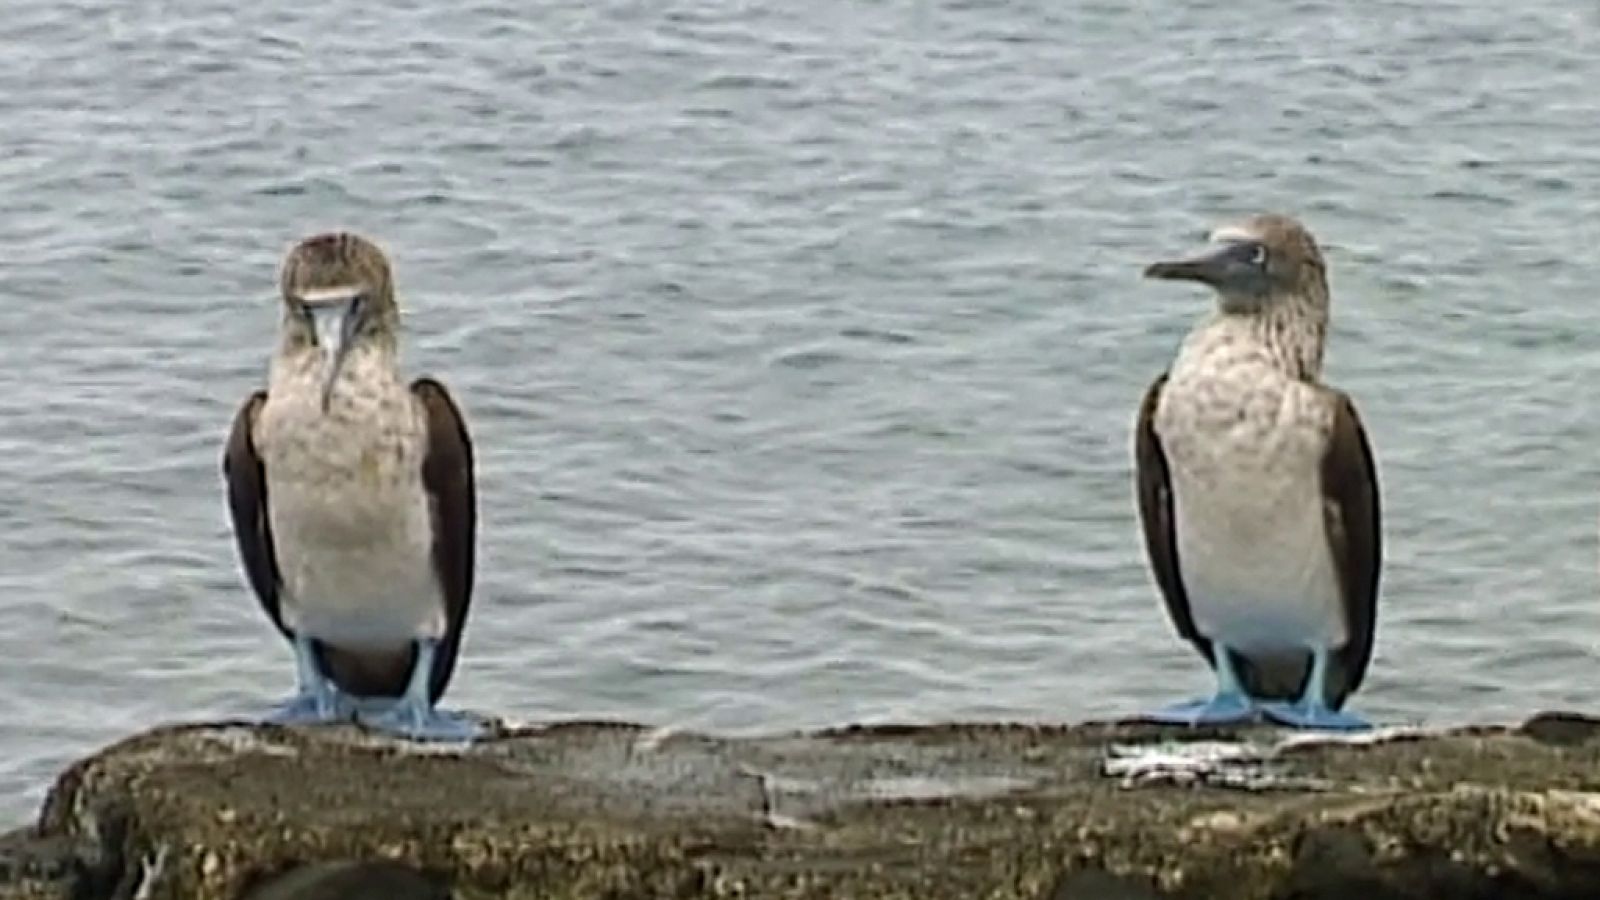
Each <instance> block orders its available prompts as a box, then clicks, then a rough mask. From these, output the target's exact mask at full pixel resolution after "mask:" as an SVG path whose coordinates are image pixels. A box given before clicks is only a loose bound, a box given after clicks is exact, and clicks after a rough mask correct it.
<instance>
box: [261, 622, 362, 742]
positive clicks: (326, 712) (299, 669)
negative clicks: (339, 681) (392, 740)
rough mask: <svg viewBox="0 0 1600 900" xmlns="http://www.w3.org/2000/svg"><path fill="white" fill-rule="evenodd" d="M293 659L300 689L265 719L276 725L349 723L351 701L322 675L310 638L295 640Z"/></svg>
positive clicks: (352, 710)
mask: <svg viewBox="0 0 1600 900" xmlns="http://www.w3.org/2000/svg"><path fill="white" fill-rule="evenodd" d="M294 656H295V671H296V674H297V677H298V680H299V682H300V689H299V691H297V692H296V693H295V695H294V696H293V697H290V698H289V699H288V700H285V701H284V702H283V703H280V704H278V706H277V707H275V708H274V709H273V711H272V712H270V713H268V714H267V717H266V720H267V721H268V722H270V723H272V724H275V725H315V724H318V723H321V722H343V721H349V719H350V716H351V714H352V713H353V712H354V709H353V707H352V706H351V705H350V699H349V698H348V697H346V696H345V695H344V694H343V693H342V692H341V691H340V690H339V688H338V686H337V685H335V684H334V683H333V682H332V681H330V680H328V678H327V677H326V676H324V675H323V674H322V670H321V668H319V667H318V666H317V661H316V655H315V653H314V651H313V649H312V644H311V639H310V638H307V637H303V636H299V635H297V636H296V637H295V638H294Z"/></svg>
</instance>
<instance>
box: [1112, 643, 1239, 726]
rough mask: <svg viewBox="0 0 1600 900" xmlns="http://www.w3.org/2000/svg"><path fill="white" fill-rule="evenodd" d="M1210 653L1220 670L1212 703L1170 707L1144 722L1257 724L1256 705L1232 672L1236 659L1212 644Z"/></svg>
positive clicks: (1201, 702) (1237, 674)
mask: <svg viewBox="0 0 1600 900" xmlns="http://www.w3.org/2000/svg"><path fill="white" fill-rule="evenodd" d="M1211 653H1212V657H1213V658H1214V659H1215V660H1216V668H1217V692H1216V694H1214V695H1213V696H1211V697H1210V698H1209V699H1204V700H1191V701H1189V702H1188V703H1179V704H1177V705H1175V706H1168V707H1166V708H1164V709H1159V710H1156V711H1155V712H1153V713H1147V714H1146V715H1144V716H1142V717H1141V718H1144V719H1146V720H1149V721H1152V722H1165V723H1169V724H1174V725H1227V724H1231V723H1236V722H1247V721H1252V720H1254V719H1255V718H1256V717H1257V710H1256V705H1255V702H1254V701H1252V700H1251V699H1250V696H1249V695H1248V694H1246V693H1245V691H1244V688H1243V687H1242V686H1241V685H1240V684H1239V673H1237V672H1235V671H1234V670H1233V657H1232V656H1231V655H1230V654H1229V653H1228V648H1227V647H1224V646H1223V645H1222V644H1212V645H1211Z"/></svg>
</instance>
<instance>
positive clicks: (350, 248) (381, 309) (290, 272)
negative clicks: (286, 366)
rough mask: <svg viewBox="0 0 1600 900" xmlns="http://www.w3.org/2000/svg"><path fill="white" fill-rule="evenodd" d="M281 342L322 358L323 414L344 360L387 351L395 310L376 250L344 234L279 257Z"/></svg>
mask: <svg viewBox="0 0 1600 900" xmlns="http://www.w3.org/2000/svg"><path fill="white" fill-rule="evenodd" d="M278 284H279V289H280V291H281V293H282V295H283V306H284V317H283V336H284V340H285V343H286V346H288V347H289V348H290V349H312V348H315V349H316V350H319V351H321V353H322V355H323V360H324V362H323V365H324V369H323V395H322V402H323V408H324V409H326V408H327V405H328V401H329V398H330V397H331V395H332V393H333V387H334V384H335V383H336V382H337V381H338V378H339V372H340V371H341V369H342V367H343V365H344V361H345V359H346V358H347V357H348V356H349V354H350V353H351V352H352V351H357V350H361V349H364V348H367V347H378V348H382V349H390V350H392V349H393V348H394V346H395V343H396V341H397V340H398V332H399V327H400V309H399V307H398V306H397V305H396V303H395V299H394V277H393V275H392V274H391V273H390V270H389V260H388V259H387V258H386V257H385V256H384V255H383V251H382V250H380V249H378V245H377V244H374V243H373V242H371V241H369V240H367V239H366V238H364V237H361V236H360V235H357V234H352V233H350V232H347V231H340V232H330V233H327V234H319V235H314V236H312V237H308V238H306V239H305V240H303V241H301V242H300V243H298V244H296V245H295V246H294V247H293V249H291V250H290V251H289V254H288V256H286V257H284V260H283V268H282V271H281V273H280V275H279V279H278Z"/></svg>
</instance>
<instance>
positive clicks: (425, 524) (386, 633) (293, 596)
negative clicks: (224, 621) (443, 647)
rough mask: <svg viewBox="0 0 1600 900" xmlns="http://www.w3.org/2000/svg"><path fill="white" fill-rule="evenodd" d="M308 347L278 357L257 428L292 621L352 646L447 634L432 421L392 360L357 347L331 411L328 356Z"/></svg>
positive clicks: (285, 604)
mask: <svg viewBox="0 0 1600 900" xmlns="http://www.w3.org/2000/svg"><path fill="white" fill-rule="evenodd" d="M302 356H303V357H304V358H297V357H286V358H280V359H277V360H275V361H274V366H273V372H272V380H271V384H270V386H269V388H268V394H267V402H266V403H265V404H264V405H263V406H262V408H261V412H260V415H259V416H258V418H257V419H256V425H255V433H254V438H255V442H256V448H257V452H258V453H259V454H260V456H261V459H262V462H263V464H264V466H265V469H266V480H267V504H268V510H267V511H268V515H269V516H270V517H271V523H272V533H273V542H274V545H275V548H276V552H277V559H278V568H279V572H280V573H281V575H282V577H283V588H284V596H283V598H282V612H283V617H284V621H285V623H286V624H287V625H288V626H289V627H290V628H291V629H293V630H295V631H299V632H303V633H305V634H308V635H310V636H312V637H315V638H318V639H320V640H323V641H326V642H328V643H331V644H334V645H337V646H345V647H350V648H365V649H387V648H398V647H401V646H404V645H405V644H406V643H407V642H409V641H412V640H415V639H416V638H419V637H439V636H442V635H443V633H444V628H445V618H444V609H443V599H442V594H441V591H440V589H439V585H438V581H437V579H436V577H435V574H434V569H433V562H432V556H431V553H432V545H433V525H432V519H431V515H430V508H429V500H428V496H427V494H426V492H425V491H424V489H423V486H422V475H421V469H422V454H423V452H424V447H425V443H426V432H425V425H424V422H423V420H422V417H421V415H420V412H419V410H418V409H417V408H416V405H415V401H414V399H413V398H412V396H411V392H410V391H409V390H408V389H407V388H406V386H405V385H404V384H403V383H401V382H400V380H399V379H398V378H397V377H396V375H395V374H394V371H393V366H392V363H390V362H389V361H388V360H385V359H383V358H382V357H380V356H378V355H377V354H371V353H368V354H363V355H357V354H356V353H354V352H353V353H352V354H351V356H350V357H349V358H348V359H347V360H346V365H345V373H344V374H343V375H341V378H340V383H339V385H338V386H337V387H336V388H335V390H334V394H333V398H332V402H331V404H330V406H329V409H328V411H327V412H323V410H322V406H321V394H320V384H319V381H318V376H319V369H318V365H317V364H318V360H317V359H316V358H315V356H314V354H310V353H307V354H303V355H302Z"/></svg>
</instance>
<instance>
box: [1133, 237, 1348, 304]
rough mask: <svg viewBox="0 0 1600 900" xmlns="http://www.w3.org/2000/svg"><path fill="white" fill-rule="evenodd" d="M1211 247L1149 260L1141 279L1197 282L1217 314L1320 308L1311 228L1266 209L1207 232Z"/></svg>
mask: <svg viewBox="0 0 1600 900" xmlns="http://www.w3.org/2000/svg"><path fill="white" fill-rule="evenodd" d="M1209 243H1210V244H1211V246H1210V247H1209V248H1207V249H1206V250H1205V251H1204V252H1202V253H1200V254H1198V255H1196V256H1192V257H1189V258H1187V259H1178V260H1166V261H1162V262H1157V263H1151V264H1150V265H1149V266H1148V267H1146V268H1145V270H1144V275H1145V277H1146V278H1160V279H1164V280H1169V281H1198V282H1200V283H1201V284H1205V285H1209V286H1210V287H1211V288H1212V289H1213V290H1215V291H1216V292H1217V299H1218V304H1219V305H1220V306H1221V307H1222V310H1223V312H1228V313H1255V312H1261V311H1263V310H1265V309H1267V308H1268V307H1269V306H1271V305H1272V304H1274V303H1276V302H1282V301H1296V300H1297V301H1299V302H1303V303H1310V304H1311V305H1313V306H1314V307H1317V308H1319V310H1320V311H1322V312H1324V313H1325V312H1326V308H1327V304H1328V276H1327V267H1326V266H1325V265H1324V263H1323V261H1322V252H1321V250H1319V249H1318V248H1317V242H1316V240H1315V239H1314V238H1312V237H1311V232H1309V231H1307V230H1306V229H1305V226H1303V225H1301V224H1300V223H1299V222H1297V221H1295V220H1294V219H1292V218H1290V217H1288V216H1284V215H1278V214H1275V213H1266V214H1262V215H1257V216H1252V217H1250V218H1249V219H1246V220H1245V221H1243V222H1240V223H1238V224H1235V225H1227V226H1224V227H1222V228H1218V229H1217V230H1215V231H1213V232H1211V235H1210V241H1209Z"/></svg>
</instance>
